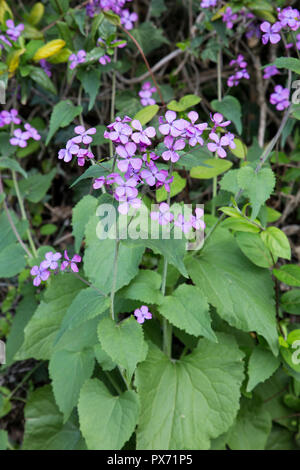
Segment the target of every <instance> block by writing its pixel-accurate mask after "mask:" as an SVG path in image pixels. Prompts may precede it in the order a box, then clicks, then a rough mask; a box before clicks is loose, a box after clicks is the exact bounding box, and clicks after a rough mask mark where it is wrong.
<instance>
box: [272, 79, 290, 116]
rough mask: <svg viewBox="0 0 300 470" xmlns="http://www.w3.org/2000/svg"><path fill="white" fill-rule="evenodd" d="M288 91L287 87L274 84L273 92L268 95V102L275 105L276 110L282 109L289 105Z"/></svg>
mask: <svg viewBox="0 0 300 470" xmlns="http://www.w3.org/2000/svg"><path fill="white" fill-rule="evenodd" d="M289 96H290V91H289V89H288V88H283V87H282V86H281V85H276V86H275V89H274V93H272V94H271V96H270V103H271V104H274V105H275V106H276V109H277V110H278V111H283V110H284V109H286V108H288V107H289V105H290V101H289Z"/></svg>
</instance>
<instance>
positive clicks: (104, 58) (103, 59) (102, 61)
mask: <svg viewBox="0 0 300 470" xmlns="http://www.w3.org/2000/svg"><path fill="white" fill-rule="evenodd" d="M99 62H100V64H101V65H106V64H109V62H111V58H110V57H109V55H107V54H104V55H103V56H102V57H100V59H99Z"/></svg>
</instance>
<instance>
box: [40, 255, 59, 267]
mask: <svg viewBox="0 0 300 470" xmlns="http://www.w3.org/2000/svg"><path fill="white" fill-rule="evenodd" d="M45 258H46V259H45V260H44V261H42V262H41V265H40V267H41V269H48V268H49V269H57V267H58V263H57V261H58V260H59V259H60V258H61V253H58V252H57V253H53V251H48V253H46V254H45Z"/></svg>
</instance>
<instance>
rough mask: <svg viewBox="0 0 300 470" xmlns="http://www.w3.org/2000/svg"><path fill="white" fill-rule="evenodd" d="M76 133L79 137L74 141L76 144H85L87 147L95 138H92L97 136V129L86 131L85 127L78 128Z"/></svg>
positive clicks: (92, 128)
mask: <svg viewBox="0 0 300 470" xmlns="http://www.w3.org/2000/svg"><path fill="white" fill-rule="evenodd" d="M74 132H75V134H78V136H77V137H74V138H73V139H72V140H73V142H74V143H75V144H81V143H83V144H85V145H89V144H90V143H91V142H93V138H92V137H90V136H91V135H94V134H96V132H97V129H96V128H95V127H91V128H90V129H88V130H85V128H84V127H83V126H76V127H75V129H74Z"/></svg>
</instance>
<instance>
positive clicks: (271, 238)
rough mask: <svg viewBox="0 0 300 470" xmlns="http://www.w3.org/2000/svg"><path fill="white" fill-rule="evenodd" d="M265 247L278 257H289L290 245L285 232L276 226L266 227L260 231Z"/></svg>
mask: <svg viewBox="0 0 300 470" xmlns="http://www.w3.org/2000/svg"><path fill="white" fill-rule="evenodd" d="M260 236H261V238H262V241H263V242H264V243H265V245H266V247H267V248H268V249H269V250H270V251H271V252H272V254H273V255H274V256H278V258H284V259H288V260H290V259H291V247H290V243H289V240H288V238H287V236H286V234H285V233H284V232H283V231H282V230H280V229H279V228H277V227H268V228H267V229H266V230H265V231H264V232H262V233H261V235H260Z"/></svg>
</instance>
